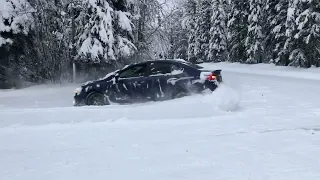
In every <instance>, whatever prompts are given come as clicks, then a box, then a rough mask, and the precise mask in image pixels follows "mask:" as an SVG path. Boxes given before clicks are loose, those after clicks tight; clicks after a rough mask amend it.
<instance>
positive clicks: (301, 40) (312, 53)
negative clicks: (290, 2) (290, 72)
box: [291, 0, 320, 67]
mask: <svg viewBox="0 0 320 180" xmlns="http://www.w3.org/2000/svg"><path fill="white" fill-rule="evenodd" d="M298 8H299V9H300V13H299V15H298V16H297V18H296V25H297V33H296V34H295V36H294V38H295V39H296V41H297V43H298V49H299V51H300V53H301V54H302V53H303V54H304V55H303V56H304V57H305V58H303V59H301V58H298V59H296V58H295V57H294V58H293V59H292V60H293V61H292V62H291V64H292V65H296V64H297V62H296V61H297V60H299V63H298V64H299V65H300V66H303V67H311V66H312V65H315V66H320V30H319V29H320V4H319V1H317V0H309V1H300V3H299V4H298ZM292 56H294V55H292Z"/></svg>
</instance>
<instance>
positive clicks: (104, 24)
mask: <svg viewBox="0 0 320 180" xmlns="http://www.w3.org/2000/svg"><path fill="white" fill-rule="evenodd" d="M83 6H84V7H87V14H86V16H85V18H86V19H85V26H84V29H83V32H82V33H81V35H80V37H79V40H78V47H79V49H78V55H79V58H81V59H82V58H89V59H92V60H93V61H94V62H101V61H102V62H106V63H111V64H112V63H113V61H115V60H117V59H118V58H121V57H123V56H124V57H128V56H130V55H132V54H133V52H134V49H135V46H134V44H133V43H132V42H131V41H130V39H128V38H127V37H132V35H133V34H132V22H131V21H130V14H129V13H128V12H123V11H115V10H114V9H113V8H112V7H111V6H110V4H109V2H108V1H107V0H87V1H84V5H83ZM124 35H127V37H126V36H124ZM132 38H133V37H132Z"/></svg>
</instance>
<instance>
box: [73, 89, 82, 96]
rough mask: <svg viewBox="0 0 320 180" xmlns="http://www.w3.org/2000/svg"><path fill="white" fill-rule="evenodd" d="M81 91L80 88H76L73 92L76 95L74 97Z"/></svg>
mask: <svg viewBox="0 0 320 180" xmlns="http://www.w3.org/2000/svg"><path fill="white" fill-rule="evenodd" d="M81 91H82V88H81V87H79V88H76V89H75V90H74V91H73V92H74V93H75V94H76V95H79V94H80V93H81Z"/></svg>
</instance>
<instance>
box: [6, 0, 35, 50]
mask: <svg viewBox="0 0 320 180" xmlns="http://www.w3.org/2000/svg"><path fill="white" fill-rule="evenodd" d="M33 11H34V9H33V8H32V7H31V6H30V4H29V3H28V2H27V1H26V0H0V33H1V32H12V33H14V34H18V33H23V34H25V35H27V34H28V32H29V30H30V28H31V27H32V16H31V12H33ZM6 43H12V40H11V39H9V38H5V37H1V36H0V46H1V45H3V44H6Z"/></svg>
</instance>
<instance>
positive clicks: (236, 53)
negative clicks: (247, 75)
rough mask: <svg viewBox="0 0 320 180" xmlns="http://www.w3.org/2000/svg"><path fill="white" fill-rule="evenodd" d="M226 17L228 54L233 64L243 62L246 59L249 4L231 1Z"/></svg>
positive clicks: (244, 0)
mask: <svg viewBox="0 0 320 180" xmlns="http://www.w3.org/2000/svg"><path fill="white" fill-rule="evenodd" d="M230 6H231V8H230V9H231V11H230V13H229V15H228V19H229V20H228V24H227V25H228V52H229V58H230V60H231V61H233V62H245V61H246V59H247V55H246V46H245V40H246V37H247V34H248V15H249V2H248V1H247V0H237V1H231V4H230Z"/></svg>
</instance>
